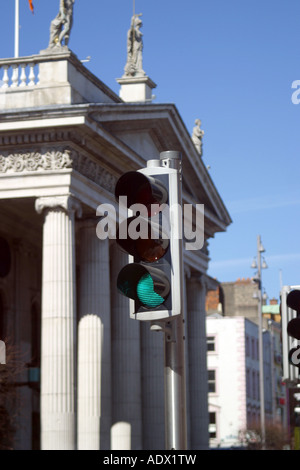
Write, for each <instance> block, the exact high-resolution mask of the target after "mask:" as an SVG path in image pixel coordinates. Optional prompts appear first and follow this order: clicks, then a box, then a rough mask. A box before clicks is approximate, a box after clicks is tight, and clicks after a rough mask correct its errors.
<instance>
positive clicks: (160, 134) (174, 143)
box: [90, 103, 231, 236]
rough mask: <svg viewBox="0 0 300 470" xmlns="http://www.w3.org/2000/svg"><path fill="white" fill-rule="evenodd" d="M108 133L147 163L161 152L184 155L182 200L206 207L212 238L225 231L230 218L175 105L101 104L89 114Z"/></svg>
mask: <svg viewBox="0 0 300 470" xmlns="http://www.w3.org/2000/svg"><path fill="white" fill-rule="evenodd" d="M90 116H91V117H92V119H94V120H95V121H97V122H98V123H99V124H100V125H101V126H102V127H103V128H104V129H105V130H106V131H108V132H109V133H111V134H112V135H114V137H116V138H117V139H120V140H121V141H122V142H123V143H125V144H126V145H127V146H128V147H130V148H131V149H132V150H134V152H135V153H137V154H139V155H140V157H141V158H142V159H144V161H145V164H146V161H147V160H152V159H155V158H159V154H160V152H163V151H166V150H179V151H180V152H181V153H182V167H183V168H182V171H183V199H186V202H191V203H193V204H204V205H205V213H206V228H207V230H208V233H209V235H210V236H213V234H214V233H215V232H217V231H223V230H225V229H226V227H227V226H228V225H229V224H230V223H231V218H230V216H229V214H228V211H227V209H226V207H225V205H224V202H223V200H222V198H221V196H220V195H219V193H218V191H217V189H216V187H215V185H214V183H213V181H212V179H211V176H210V174H209V172H208V170H207V168H206V166H205V165H204V163H203V161H202V159H201V157H200V156H199V154H198V152H197V150H196V148H195V146H194V144H193V142H192V139H191V136H190V135H189V133H188V131H187V129H186V127H185V125H184V123H183V121H182V119H181V117H180V115H179V113H178V111H177V108H176V106H175V105H172V104H159V105H158V104H153V103H151V104H144V103H143V104H142V103H138V104H136V103H135V104H133V103H131V104H127V103H122V104H113V105H102V106H101V112H100V109H98V110H96V109H94V110H93V113H92V114H91V115H90Z"/></svg>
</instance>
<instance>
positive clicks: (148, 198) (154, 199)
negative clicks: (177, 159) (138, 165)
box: [115, 171, 168, 215]
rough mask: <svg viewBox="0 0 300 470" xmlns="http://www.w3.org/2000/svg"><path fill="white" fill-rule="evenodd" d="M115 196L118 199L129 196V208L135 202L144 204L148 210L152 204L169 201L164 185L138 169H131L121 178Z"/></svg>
mask: <svg viewBox="0 0 300 470" xmlns="http://www.w3.org/2000/svg"><path fill="white" fill-rule="evenodd" d="M115 196H116V199H117V200H118V199H119V197H120V196H127V207H128V208H129V207H130V206H132V205H133V204H143V205H144V206H145V207H147V208H148V211H150V209H151V204H155V205H156V204H164V203H166V202H167V201H168V192H167V190H166V188H165V187H164V185H163V184H162V183H161V182H160V181H158V180H157V179H155V178H153V177H152V176H150V177H147V176H145V175H143V174H142V173H139V172H138V171H129V172H128V173H125V174H124V175H122V176H121V177H120V178H119V180H118V182H117V184H116V188H115ZM149 215H155V214H150V213H149Z"/></svg>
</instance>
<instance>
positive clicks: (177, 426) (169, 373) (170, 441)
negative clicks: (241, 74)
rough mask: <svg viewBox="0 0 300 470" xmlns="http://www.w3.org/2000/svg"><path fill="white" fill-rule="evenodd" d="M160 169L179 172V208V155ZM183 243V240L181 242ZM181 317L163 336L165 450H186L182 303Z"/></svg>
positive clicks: (169, 154)
mask: <svg viewBox="0 0 300 470" xmlns="http://www.w3.org/2000/svg"><path fill="white" fill-rule="evenodd" d="M160 160H161V162H162V165H163V166H169V167H172V168H176V169H177V170H178V179H177V181H178V183H177V185H178V187H177V194H178V200H177V201H176V202H177V203H178V204H180V205H181V204H182V197H181V190H182V189H181V187H182V174H181V154H180V152H177V151H173V150H169V151H166V152H161V154H160ZM181 241H182V240H181ZM179 256H180V265H181V269H180V271H181V273H180V275H181V291H182V295H181V299H183V258H182V246H181V249H180V255H179ZM181 312H182V313H181V315H179V316H178V317H176V318H175V319H174V320H171V321H169V322H166V325H165V333H164V347H165V348H164V349H165V354H164V380H165V447H166V450H186V448H187V427H186V377H185V355H184V340H185V337H184V315H183V300H181Z"/></svg>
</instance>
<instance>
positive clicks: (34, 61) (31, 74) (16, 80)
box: [0, 56, 39, 91]
mask: <svg viewBox="0 0 300 470" xmlns="http://www.w3.org/2000/svg"><path fill="white" fill-rule="evenodd" d="M38 70H39V67H38V58H37V57H35V56H31V57H21V58H16V59H4V60H0V91H7V90H8V89H14V88H18V87H20V88H23V87H33V86H35V85H37V84H38V82H39V77H38Z"/></svg>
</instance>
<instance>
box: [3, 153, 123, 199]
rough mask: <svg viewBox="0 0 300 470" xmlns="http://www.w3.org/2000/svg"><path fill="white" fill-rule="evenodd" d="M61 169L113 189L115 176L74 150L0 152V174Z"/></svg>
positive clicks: (111, 190)
mask: <svg viewBox="0 0 300 470" xmlns="http://www.w3.org/2000/svg"><path fill="white" fill-rule="evenodd" d="M63 169H74V170H76V171H78V172H79V173H81V174H82V175H83V176H85V177H87V178H89V179H90V180H91V181H93V182H95V183H97V184H98V185H99V186H101V187H103V188H105V189H107V190H108V191H110V192H113V191H114V187H115V184H116V181H117V179H116V177H115V176H114V175H112V174H111V173H109V172H108V171H107V170H105V169H104V168H102V167H101V166H100V165H99V164H98V163H97V162H95V161H93V160H92V159H90V158H89V157H88V156H86V155H83V154H80V153H79V152H76V151H74V150H70V149H62V150H52V151H46V152H44V153H40V152H24V153H17V152H16V153H10V152H3V153H1V154H0V176H1V174H11V173H23V172H44V171H45V172H47V171H50V170H52V171H53V170H63Z"/></svg>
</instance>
